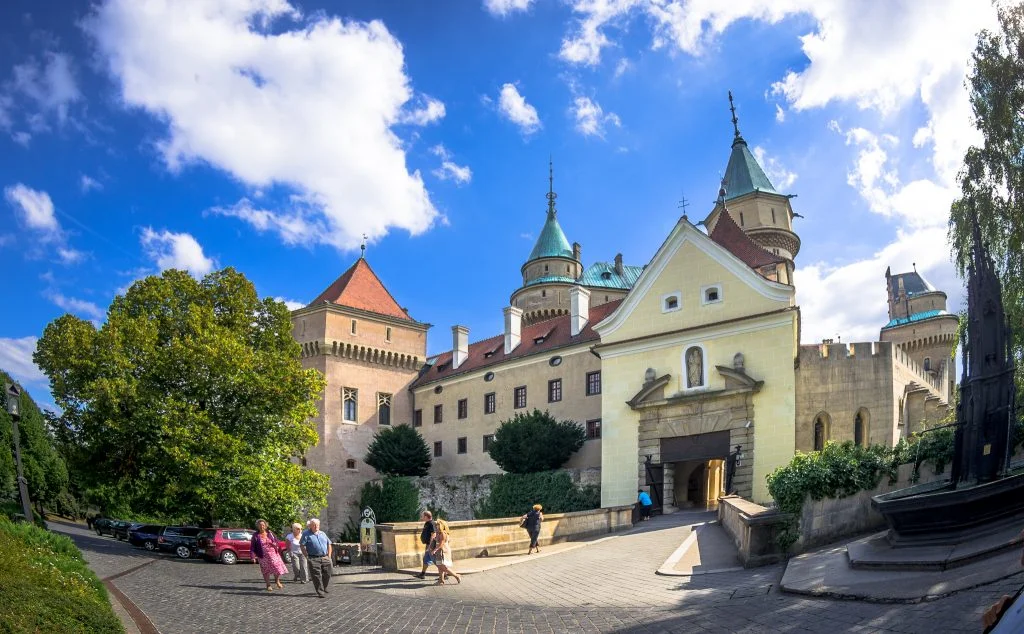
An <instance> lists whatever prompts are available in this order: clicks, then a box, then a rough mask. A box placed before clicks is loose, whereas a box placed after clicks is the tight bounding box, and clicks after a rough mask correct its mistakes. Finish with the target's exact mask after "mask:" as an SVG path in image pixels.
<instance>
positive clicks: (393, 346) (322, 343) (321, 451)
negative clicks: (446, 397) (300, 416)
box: [292, 257, 430, 534]
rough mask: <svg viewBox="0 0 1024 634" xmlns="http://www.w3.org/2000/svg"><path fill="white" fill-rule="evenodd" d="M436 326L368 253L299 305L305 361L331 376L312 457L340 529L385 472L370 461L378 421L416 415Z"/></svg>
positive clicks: (327, 520)
mask: <svg viewBox="0 0 1024 634" xmlns="http://www.w3.org/2000/svg"><path fill="white" fill-rule="evenodd" d="M428 328H430V325H429V324H424V323H420V322H417V321H416V320H414V319H412V317H410V316H409V313H408V312H407V311H406V310H405V309H404V308H402V307H401V306H400V305H399V304H398V302H396V301H395V298H394V297H392V295H391V293H389V292H388V290H387V289H386V288H385V287H384V284H383V283H382V282H381V281H380V278H378V277H377V274H376V273H374V272H373V269H371V268H370V265H369V263H367V261H366V259H365V258H363V257H360V258H359V259H358V260H356V262H355V264H353V265H352V266H351V267H349V269H348V270H347V271H345V272H344V273H343V274H342V275H341V277H339V278H338V279H336V280H335V281H334V282H333V283H332V284H331V285H330V286H328V287H327V289H326V290H324V292H322V293H320V295H319V296H318V297H317V298H316V299H314V300H313V301H312V302H310V304H309V305H308V306H306V307H305V308H300V309H298V310H296V311H294V312H292V335H293V336H294V338H295V340H296V341H298V342H299V344H300V345H301V347H302V366H303V367H304V368H314V369H316V370H319V371H320V372H321V373H323V375H324V377H325V378H326V379H327V387H326V388H325V390H324V394H323V397H322V399H321V400H320V402H319V404H318V409H319V415H318V416H317V418H316V419H315V421H314V424H315V425H316V429H317V433H318V435H319V436H320V440H319V443H318V444H317V446H315V447H313V448H311V449H310V450H309V451H308V452H307V454H306V457H305V461H306V464H307V465H308V466H309V467H311V468H313V469H316V470H317V471H319V472H320V473H326V474H327V475H329V476H330V478H331V491H330V493H329V494H328V497H327V510H326V511H325V512H324V513H323V514H322V515H321V516H320V517H321V518H322V519H323V520H324V525H325V530H327V529H329V530H330V531H331V533H332V534H333V533H334V532H336V531H340V530H341V529H343V528H344V527H345V522H346V520H347V519H349V518H350V517H352V515H353V510H352V497H353V496H355V495H358V492H359V489H360V488H361V487H362V485H363V484H364V483H365V482H367V481H368V480H371V479H373V478H375V477H377V474H376V472H375V471H374V469H373V468H372V467H370V466H369V465H367V464H366V463H364V462H363V460H364V459H365V457H366V450H367V448H368V447H369V444H370V442H371V441H372V439H373V436H374V434H375V433H376V431H377V429H378V428H379V427H380V426H382V425H385V426H386V425H398V424H402V423H405V424H412V423H413V407H412V395H411V393H410V392H409V386H410V385H411V384H412V382H413V381H414V380H415V379H416V377H417V376H419V371H420V369H421V368H422V367H423V363H424V361H425V358H426V354H427V329H428ZM356 519H358V518H356Z"/></svg>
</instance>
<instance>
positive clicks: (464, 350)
mask: <svg viewBox="0 0 1024 634" xmlns="http://www.w3.org/2000/svg"><path fill="white" fill-rule="evenodd" d="M468 357H469V328H466V327H465V326H452V369H453V370H457V369H459V366H460V365H462V364H463V363H465V362H466V359H467V358H468Z"/></svg>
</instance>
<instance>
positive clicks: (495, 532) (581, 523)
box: [377, 505, 633, 570]
mask: <svg viewBox="0 0 1024 634" xmlns="http://www.w3.org/2000/svg"><path fill="white" fill-rule="evenodd" d="M632 513H633V506H632V505H630V506H614V507H610V508H603V509H594V510H592V511H578V512H575V513H552V514H550V515H548V514H545V515H544V522H543V524H541V533H540V544H541V545H542V546H545V545H548V544H554V543H557V542H563V541H570V540H573V539H582V538H585V537H594V536H596V535H604V534H606V533H613V532H616V531H621V530H625V529H627V528H630V527H631V526H632V525H633V522H632ZM448 526H449V528H450V529H451V540H452V555H453V557H454V558H455V559H468V558H471V557H484V556H488V555H502V554H506V553H511V552H517V551H525V550H526V549H527V548H528V547H529V545H530V537H529V535H527V533H526V531H525V530H523V529H522V528H520V527H519V518H518V517H505V518H500V519H491V520H467V521H453V522H448ZM422 528H423V524H422V522H402V523H396V524H381V525H379V526H378V527H377V529H378V530H379V531H380V539H381V542H382V545H381V553H380V562H381V565H383V566H384V568H385V569H387V570H397V569H399V568H419V566H420V563H421V562H422V558H423V544H421V543H420V530H422Z"/></svg>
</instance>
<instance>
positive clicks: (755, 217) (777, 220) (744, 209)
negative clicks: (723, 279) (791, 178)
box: [705, 92, 800, 284]
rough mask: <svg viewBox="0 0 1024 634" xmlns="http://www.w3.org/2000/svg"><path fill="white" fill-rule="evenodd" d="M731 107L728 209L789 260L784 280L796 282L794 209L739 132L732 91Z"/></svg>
mask: <svg viewBox="0 0 1024 634" xmlns="http://www.w3.org/2000/svg"><path fill="white" fill-rule="evenodd" d="M729 108H730V110H731V111H732V125H733V141H732V153H731V154H730V155H729V163H728V165H727V166H726V168H725V177H724V179H723V185H724V187H725V191H726V196H725V201H724V202H727V203H728V212H729V215H730V216H731V217H732V219H733V221H735V223H736V224H737V225H739V227H740V228H741V229H742V230H743V231H744V232H745V233H746V234H747V235H748V236H749V237H750V239H751V240H753V241H754V242H755V243H756V244H757V245H758V246H760V247H761V248H763V249H764V250H766V251H768V252H769V253H772V254H774V255H777V256H779V257H781V258H783V259H784V260H785V261H786V267H785V272H784V275H783V276H782V277H783V278H784V279H779V281H780V282H783V283H785V284H792V283H793V268H794V264H793V259H794V258H795V257H796V255H797V253H799V252H800V237H799V236H797V234H796V233H795V232H794V231H793V218H794V217H798V214H795V213H794V212H793V207H792V205H791V204H790V198H792V196H788V195H785V194H782V193H780V192H778V191H777V190H776V189H775V186H774V185H772V182H771V180H769V178H768V176H767V175H766V174H765V173H764V170H763V169H762V168H761V166H760V165H759V164H758V162H757V159H756V158H754V155H753V154H752V153H751V152H750V148H749V147H747V142H746V140H745V139H744V138H743V136H742V135H741V134H740V128H739V120H738V119H737V118H736V107H735V106H734V105H733V101H732V93H731V92H730V93H729ZM725 209H726V206H725V205H724V204H723V203H722V202H719V203H717V204H716V205H715V208H714V209H713V210H712V211H711V213H710V214H709V215H708V217H707V219H706V220H705V224H706V225H707V228H708V231H709V232H711V231H713V230H714V228H715V225H716V224H717V222H718V219H719V216H720V215H721V213H722V211H723V210H725Z"/></svg>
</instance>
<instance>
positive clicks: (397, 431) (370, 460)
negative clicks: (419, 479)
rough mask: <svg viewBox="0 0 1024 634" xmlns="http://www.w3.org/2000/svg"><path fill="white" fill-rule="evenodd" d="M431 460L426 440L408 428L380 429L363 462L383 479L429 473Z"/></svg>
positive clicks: (397, 426)
mask: <svg viewBox="0 0 1024 634" xmlns="http://www.w3.org/2000/svg"><path fill="white" fill-rule="evenodd" d="M430 461H431V458H430V449H429V448H428V447H427V441H425V440H423V436H420V433H419V432H418V431H416V430H415V429H413V428H412V427H410V426H409V425H395V426H394V427H381V428H380V429H379V430H378V431H377V434H376V435H375V436H374V437H373V442H371V443H370V447H369V448H368V449H367V451H366V458H365V460H364V462H366V464H368V465H370V466H371V467H373V468H374V469H376V470H377V473H379V474H381V475H384V476H425V475H427V473H429V472H430Z"/></svg>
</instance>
